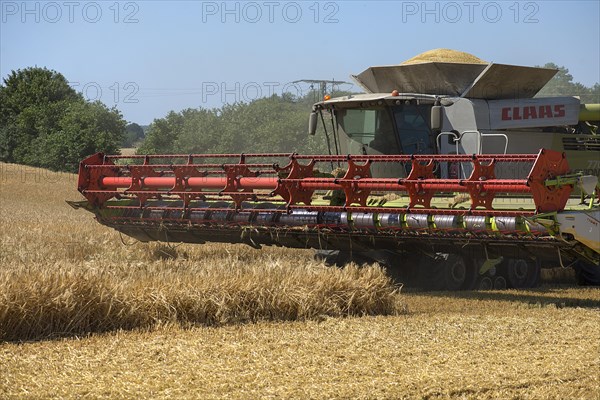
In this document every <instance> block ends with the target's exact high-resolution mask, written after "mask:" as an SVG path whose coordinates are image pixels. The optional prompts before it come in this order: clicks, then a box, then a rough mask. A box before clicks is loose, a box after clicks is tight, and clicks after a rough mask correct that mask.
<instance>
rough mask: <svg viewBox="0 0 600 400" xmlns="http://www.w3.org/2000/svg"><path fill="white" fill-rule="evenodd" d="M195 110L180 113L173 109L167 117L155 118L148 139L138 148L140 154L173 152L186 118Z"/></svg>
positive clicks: (147, 135) (149, 129)
mask: <svg viewBox="0 0 600 400" xmlns="http://www.w3.org/2000/svg"><path fill="white" fill-rule="evenodd" d="M193 112H194V110H192V109H187V110H183V111H181V112H178V113H176V112H175V111H171V112H169V114H167V116H166V117H164V118H159V119H155V120H154V121H153V122H152V124H151V125H150V128H148V133H147V134H146V139H145V140H144V142H143V143H142V145H141V146H140V147H139V148H138V150H137V152H138V154H157V153H173V151H174V145H175V141H176V140H177V138H178V137H179V135H180V133H181V130H182V128H183V123H184V121H185V118H186V116H187V115H191V114H192V113H193Z"/></svg>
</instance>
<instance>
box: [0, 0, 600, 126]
mask: <svg viewBox="0 0 600 400" xmlns="http://www.w3.org/2000/svg"><path fill="white" fill-rule="evenodd" d="M0 3H1V4H0V73H1V76H2V77H3V78H4V77H6V75H7V74H8V73H9V72H10V71H11V70H16V69H19V68H26V67H29V66H44V67H47V68H51V69H54V70H56V71H58V72H60V73H62V74H63V75H65V77H66V78H67V79H68V80H69V81H70V82H71V83H72V85H73V86H74V87H75V88H76V89H77V90H79V91H83V92H84V95H85V96H86V97H87V98H88V99H91V100H93V99H100V100H102V101H103V102H104V103H106V104H107V105H108V106H116V107H117V108H119V110H121V112H122V113H123V115H124V117H125V119H127V120H128V121H132V122H137V123H140V124H148V123H150V122H152V120H153V119H154V118H161V117H163V116H164V115H166V113H168V112H169V111H170V110H176V111H179V110H182V109H184V108H189V107H192V108H195V107H219V106H221V105H222V104H223V103H224V102H227V103H232V102H234V101H248V100H252V99H253V98H256V97H258V96H260V95H266V94H269V93H271V92H275V93H278V94H281V92H282V91H289V92H291V93H304V92H306V91H307V90H308V86H307V85H292V84H291V82H293V81H295V80H298V79H334V78H335V79H337V80H346V81H349V80H350V79H349V75H350V74H356V73H359V72H361V71H362V70H364V69H365V68H367V67H369V66H371V65H388V64H396V63H400V62H402V61H404V60H406V59H408V58H410V57H412V56H414V55H416V54H418V53H421V52H423V51H426V50H430V49H433V48H440V47H444V48H452V49H457V50H462V51H466V52H469V53H472V54H474V55H476V56H478V57H480V58H482V59H484V60H487V61H494V62H498V63H506V64H520V65H541V64H545V63H546V62H555V63H557V64H558V65H563V66H565V67H567V68H568V69H569V71H570V72H571V74H572V75H573V76H574V79H575V81H579V82H581V83H583V84H585V85H588V86H590V85H593V84H594V83H596V82H599V81H600V28H599V21H600V2H599V1H522V2H517V1H496V2H483V1H468V0H467V1H456V2H439V1H432V2H422V1H320V2H317V1H256V2H240V1H229V2H223V1H180V2H178V1H171V2H166V1H129V2H127V1H122V2H116V1H95V2H94V1H68V0H67V1H56V2H45V1H38V2H22V1H4V0H3V1H1V2H0ZM342 88H343V89H350V90H352V89H354V90H358V89H357V88H356V87H353V86H351V85H346V86H343V87H342Z"/></svg>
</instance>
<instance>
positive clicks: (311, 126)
mask: <svg viewBox="0 0 600 400" xmlns="http://www.w3.org/2000/svg"><path fill="white" fill-rule="evenodd" d="M317 121H318V119H317V112H316V111H313V112H311V113H310V117H309V118H308V134H309V135H313V136H314V135H315V133H317Z"/></svg>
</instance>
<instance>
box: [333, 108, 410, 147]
mask: <svg viewBox="0 0 600 400" xmlns="http://www.w3.org/2000/svg"><path fill="white" fill-rule="evenodd" d="M336 117H337V120H338V123H339V125H340V128H341V129H342V130H343V131H344V132H345V133H346V134H347V135H348V137H350V139H352V140H355V141H357V142H359V143H361V144H363V145H366V146H369V147H371V148H373V149H375V150H377V151H379V152H381V153H384V154H399V149H398V142H397V140H396V135H395V134H394V126H393V123H392V118H391V116H390V113H389V110H388V109H387V108H385V107H380V108H375V109H368V110H365V109H343V110H339V111H338V112H337V114H336Z"/></svg>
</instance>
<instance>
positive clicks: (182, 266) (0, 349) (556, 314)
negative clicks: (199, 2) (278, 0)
mask: <svg viewBox="0 0 600 400" xmlns="http://www.w3.org/2000/svg"><path fill="white" fill-rule="evenodd" d="M76 185H77V183H76V177H75V176H74V175H70V174H56V173H51V172H47V171H44V170H39V169H34V168H29V167H22V166H18V165H10V164H0V226H1V232H0V265H1V268H0V398H81V397H91V398H98V397H104V398H215V399H217V398H218V399H220V398H448V397H454V398H490V399H496V398H536V399H537V398H557V399H558V398H560V399H565V398H583V399H598V398H600V397H599V396H600V395H599V393H600V376H599V375H600V374H599V372H598V371H600V291H599V290H598V289H589V288H588V289H586V288H578V287H573V286H567V285H563V286H545V287H542V288H539V289H535V290H527V291H513V290H508V291H503V292H496V291H489V292H456V293H446V292H440V293H415V292H406V291H404V290H399V288H398V287H397V286H395V285H394V284H393V283H392V282H391V281H390V280H389V279H388V278H387V276H386V275H385V274H384V271H383V270H382V269H381V268H379V267H377V266H371V267H360V268H359V267H356V266H351V267H348V268H345V269H335V268H328V267H325V266H324V265H322V264H320V263H318V262H315V261H313V259H312V253H311V251H309V250H288V249H277V248H275V249H263V250H260V251H258V250H254V249H250V248H248V247H242V246H234V245H217V244H214V245H197V246H191V245H177V246H172V247H175V250H173V249H172V247H169V246H160V245H157V244H142V243H134V242H133V240H131V239H129V238H122V239H123V241H124V242H125V244H122V242H121V238H120V237H119V234H118V233H116V232H114V231H112V230H110V229H108V228H106V227H103V226H101V225H99V224H98V223H96V222H95V221H94V220H93V218H92V216H91V215H90V214H89V213H86V212H83V211H76V210H73V209H71V208H70V207H69V206H68V205H67V204H66V203H65V200H67V199H69V200H76V199H78V198H79V196H80V195H79V194H78V193H77V191H76V189H75V188H76ZM173 253H177V254H178V257H177V258H175V259H173V258H171V255H173Z"/></svg>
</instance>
